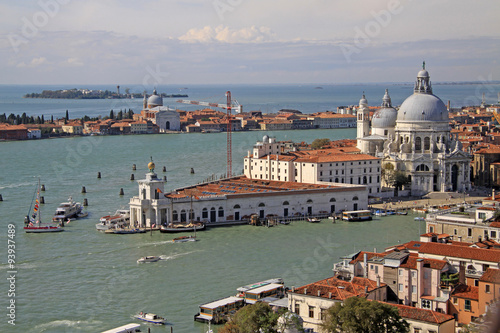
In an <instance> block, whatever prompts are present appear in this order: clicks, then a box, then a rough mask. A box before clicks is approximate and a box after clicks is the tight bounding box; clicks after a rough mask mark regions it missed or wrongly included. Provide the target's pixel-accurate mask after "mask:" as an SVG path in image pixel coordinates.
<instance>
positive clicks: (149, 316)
mask: <svg viewBox="0 0 500 333" xmlns="http://www.w3.org/2000/svg"><path fill="white" fill-rule="evenodd" d="M134 318H136V319H139V320H142V321H146V322H148V323H153V324H158V325H164V324H165V323H166V322H167V320H166V319H165V318H163V317H160V316H158V315H156V314H154V313H146V312H141V313H139V314H136V315H135V316H134Z"/></svg>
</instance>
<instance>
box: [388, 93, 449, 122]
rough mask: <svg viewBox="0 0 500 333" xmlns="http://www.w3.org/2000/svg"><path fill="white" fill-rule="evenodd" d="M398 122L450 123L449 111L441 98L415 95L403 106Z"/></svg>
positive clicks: (430, 95)
mask: <svg viewBox="0 0 500 333" xmlns="http://www.w3.org/2000/svg"><path fill="white" fill-rule="evenodd" d="M397 121H405V122H406V121H419V122H420V121H448V110H447V109H446V106H445V105H444V103H443V101H442V100H441V99H440V98H439V97H437V96H435V95H433V94H422V93H414V94H413V95H411V96H410V97H408V98H407V99H406V100H405V101H404V102H403V104H401V107H400V108H399V111H398V118H397Z"/></svg>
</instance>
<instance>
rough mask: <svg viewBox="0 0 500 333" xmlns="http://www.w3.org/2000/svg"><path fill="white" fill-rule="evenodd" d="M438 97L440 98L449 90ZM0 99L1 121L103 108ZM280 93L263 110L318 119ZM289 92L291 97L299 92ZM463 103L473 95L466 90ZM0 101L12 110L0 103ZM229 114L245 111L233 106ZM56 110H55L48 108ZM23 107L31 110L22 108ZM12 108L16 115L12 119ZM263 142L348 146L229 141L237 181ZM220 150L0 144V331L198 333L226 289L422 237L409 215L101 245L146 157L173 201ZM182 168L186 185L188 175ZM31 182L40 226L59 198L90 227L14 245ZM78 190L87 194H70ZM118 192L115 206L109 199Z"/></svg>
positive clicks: (134, 141)
mask: <svg viewBox="0 0 500 333" xmlns="http://www.w3.org/2000/svg"><path fill="white" fill-rule="evenodd" d="M374 87H377V89H376V90H377V92H378V90H380V92H378V95H380V97H381V96H382V95H383V90H384V87H382V86H380V87H379V86H369V87H362V88H361V90H362V89H365V88H367V89H366V90H367V91H368V89H370V88H371V89H375V88H374ZM439 87H440V88H441V87H445V88H446V89H448V88H449V87H451V86H439ZM11 88H12V87H11ZM14 88H15V89H14ZM14 88H12V89H11V90H12V91H14V90H15V91H18V92H19V91H22V93H25V92H32V91H33V89H31V87H23V88H22V89H21V88H20V87H19V86H16V87H14ZM357 88H358V87H356V86H352V87H351V88H350V89H351V90H349V89H347V88H345V87H344V88H343V89H347V90H349V91H350V93H349V94H351V95H352V96H353V98H354V100H352V101H351V102H349V103H342V104H354V103H356V101H357V99H358V98H359V97H357V96H358V95H359V93H358V90H359V89H357ZM462 88H463V87H462ZM2 89H3V90H2ZM2 89H0V90H2V91H1V92H0V96H1V97H2V100H1V102H0V105H1V108H0V113H4V112H5V113H7V114H8V113H10V112H14V113H20V112H24V111H26V112H27V113H28V112H31V114H37V112H39V111H40V110H46V109H47V110H46V111H47V113H45V111H43V112H44V114H46V115H50V114H51V112H54V113H55V112H56V111H57V112H61V115H62V114H63V113H64V110H65V109H66V108H68V105H70V104H72V103H73V104H74V105H77V106H78V108H76V109H71V108H70V109H69V112H70V114H74V116H75V117H77V116H78V115H77V113H80V116H81V115H82V113H83V114H85V113H86V114H89V115H90V113H91V112H96V113H97V112H98V111H96V110H93V108H94V107H95V108H98V109H99V110H101V111H100V112H101V114H102V113H103V112H104V111H102V110H106V108H107V107H106V103H110V101H102V100H100V101H66V100H58V101H51V100H27V99H20V98H18V97H14V95H13V93H12V91H10V92H9V91H6V89H5V87H2ZM16 89H17V90H16ZM259 89H261V88H259ZM259 89H257V91H259ZM283 89H284V88H283V87H279V89H278V90H276V91H275V93H274V94H269V95H266V98H268V99H269V101H274V100H275V99H274V97H275V98H276V100H278V101H279V102H270V103H273V105H274V106H272V108H273V109H274V108H277V109H279V108H281V106H283V107H289V108H296V109H299V110H300V109H301V108H302V109H304V110H306V111H309V112H314V111H324V109H319V110H318V109H317V108H320V107H321V106H318V105H316V104H314V103H316V99H314V98H312V97H310V96H309V95H308V94H305V93H302V95H304V96H305V95H307V96H309V97H307V98H306V97H304V99H303V100H300V99H301V94H299V93H297V94H296V95H295V96H289V97H290V99H291V100H293V101H294V102H293V103H291V104H287V103H285V101H287V100H288V97H287V96H282V95H279V91H281V90H283ZM294 89H297V91H299V90H300V89H299V88H298V87H295V88H294ZM332 89H335V87H333V86H332ZM405 89H406V90H405V94H402V93H400V95H401V97H397V96H398V93H396V92H391V94H392V95H393V96H396V98H395V97H393V101H394V100H395V99H397V98H401V99H403V96H407V95H408V94H409V93H408V92H407V90H408V87H406V88H405ZM471 89H473V88H471ZM7 90H8V89H7ZM394 90H396V89H393V91H394ZM435 90H436V89H435ZM308 91H309V92H312V93H318V94H324V93H326V91H327V89H326V87H325V89H314V90H312V88H311V87H308ZM450 91H451V90H450ZM167 92H169V93H172V91H167ZM209 92H210V91H206V93H207V94H208V93H209ZM271 95H276V96H271ZM471 95H474V92H473V91H472V92H471ZM9 96H10V97H9ZM199 96H201V93H200V95H199ZM325 96H326V94H325ZM354 96H356V97H354ZM9 98H10V99H11V100H10V102H7V101H9ZM190 98H191V96H190ZM251 98H252V101H257V100H258V96H253V95H252V97H251ZM322 98H323V99H326V97H322ZM444 99H445V98H443V100H444ZM282 101H283V102H282ZM311 101H314V102H311ZM23 103H24V104H23ZM26 103H27V104H26ZM240 103H242V104H244V102H243V101H242V100H240ZM252 103H253V102H252ZM329 103H330V105H337V104H336V103H335V102H329ZM56 104H57V105H59V106H58V107H54V105H56ZM140 104H141V103H140V102H139V105H140ZM250 104H251V103H250ZM285 104H286V105H285ZM376 104H378V103H376ZM9 105H10V106H9ZM26 105H32V107H31V108H30V109H26ZM255 105H256V104H255ZM325 105H326V102H325ZM49 106H50V107H49ZM23 107H24V108H25V109H24V111H21V109H22V108H23ZM105 107H106V108H105ZM328 108H329V109H333V107H328ZM49 109H50V110H49ZM115 109H116V108H115ZM118 109H119V108H118ZM247 110H248V109H247ZM263 111H265V110H263ZM108 112H109V111H108ZM28 114H30V113H28ZM104 114H105V113H104ZM46 119H47V117H46ZM265 134H267V135H270V136H275V137H276V138H277V139H278V140H293V141H306V142H312V141H313V140H314V139H315V138H330V139H332V140H335V139H345V138H354V137H355V135H356V129H338V130H305V131H277V132H266V133H264V132H240V133H233V171H234V172H238V171H239V172H241V170H242V158H243V156H244V155H245V154H246V152H247V151H248V150H250V149H252V146H253V144H255V142H256V141H257V140H260V139H261V138H262V136H263V135H265ZM225 140H226V135H225V133H219V134H158V135H136V136H103V137H101V136H98V137H96V136H93V137H76V138H65V139H48V140H37V141H19V142H1V143H0V194H1V195H2V196H3V202H0V229H1V232H0V251H2V253H3V254H2V256H1V259H0V263H1V265H0V272H1V276H2V277H1V279H0V292H1V293H2V295H6V294H7V292H8V290H9V283H8V281H7V277H8V271H10V268H9V267H8V265H7V240H8V238H7V231H8V225H9V224H15V225H16V229H15V230H16V233H15V236H14V240H15V250H16V252H15V260H16V263H15V269H16V271H17V273H16V274H15V277H16V280H15V298H13V299H14V300H15V304H16V309H15V314H16V326H11V325H9V324H8V323H7V320H8V317H7V311H8V310H7V306H8V305H9V303H8V302H9V300H10V299H7V298H6V297H5V296H3V297H1V298H0V300H1V302H0V303H1V308H2V309H3V310H2V312H3V313H2V320H1V321H0V331H1V332H99V331H102V330H105V329H110V328H113V327H116V326H120V325H124V324H127V323H129V322H134V320H133V319H132V318H131V316H132V315H133V314H135V313H137V312H140V311H147V312H155V313H158V314H160V315H164V316H165V317H166V318H167V319H168V321H169V323H170V324H172V325H173V329H174V332H176V333H178V332H204V331H205V330H206V326H205V325H203V324H200V323H195V322H194V321H193V315H194V314H195V313H196V312H197V311H198V306H199V305H200V304H202V303H206V302H209V301H212V300H215V299H219V298H223V297H226V296H230V295H234V294H235V293H236V288H238V287H240V286H242V285H245V284H248V283H252V282H256V281H260V280H264V279H268V278H274V277H283V278H284V279H285V283H286V285H287V286H300V285H303V284H307V283H310V282H313V281H317V280H319V279H323V278H326V277H328V276H330V275H331V273H332V271H331V269H332V264H333V263H334V262H338V261H339V257H340V256H342V255H345V254H348V253H353V252H355V251H358V250H369V251H373V249H374V248H377V249H378V250H382V249H383V248H385V247H387V246H390V245H392V244H396V243H398V242H405V241H409V240H412V239H416V238H417V237H418V235H419V232H420V231H423V230H424V226H423V222H415V221H414V220H413V217H414V216H411V215H409V216H388V217H384V218H382V219H378V220H373V221H370V222H363V223H347V222H339V223H336V224H332V223H331V221H329V220H323V221H322V222H321V223H318V224H309V223H305V222H295V223H292V224H291V225H288V226H277V227H273V228H264V227H252V226H234V227H228V228H214V229H209V230H207V231H204V232H200V233H199V234H198V235H197V236H198V238H199V241H198V242H188V243H180V244H173V243H171V242H170V240H171V239H172V238H173V237H175V236H172V235H169V234H161V233H159V232H156V233H152V234H150V233H147V234H136V235H107V234H103V233H99V232H97V231H96V229H95V224H96V223H97V222H98V219H99V217H101V216H103V215H107V214H109V213H113V212H114V211H115V210H116V209H119V208H123V207H126V206H127V204H128V201H129V198H130V197H131V196H133V195H136V194H137V193H138V188H137V183H136V182H135V181H130V180H129V179H130V175H131V174H132V173H133V174H134V175H135V178H136V179H142V178H144V174H145V173H146V172H147V171H148V170H147V163H148V162H149V161H150V156H152V157H153V159H154V161H155V163H156V166H157V167H156V172H157V173H158V176H160V177H162V176H164V175H166V176H167V177H168V182H167V184H166V189H167V190H172V189H175V188H178V187H181V186H185V185H189V184H193V183H198V182H201V181H203V180H204V179H207V178H209V177H217V176H219V175H221V174H223V173H224V172H225V161H226V152H225V148H226V141H225ZM133 164H136V165H137V171H135V172H134V171H132V165H133ZM163 166H166V169H167V172H166V173H163V172H162V167H163ZM191 168H194V170H195V174H190V169H191ZM97 172H101V174H102V178H101V179H97ZM38 177H40V179H41V183H42V184H44V185H45V188H46V191H45V192H42V195H43V196H44V198H45V204H44V205H42V207H41V213H42V217H45V220H49V219H51V217H52V215H53V213H54V212H55V209H56V207H57V206H58V204H59V203H60V202H63V201H66V199H67V198H68V196H70V195H71V196H73V198H74V199H75V200H77V201H80V202H81V201H83V199H84V198H86V199H87V200H88V202H89V206H88V207H87V208H86V210H87V211H88V212H89V216H88V217H87V218H84V219H81V220H77V221H73V222H71V223H70V224H69V225H68V226H67V228H66V231H65V232H63V233H57V234H25V233H24V232H23V230H22V226H23V219H24V216H25V215H26V214H27V213H28V209H29V207H30V204H31V200H32V197H33V192H34V190H35V187H36V182H37V179H38ZM82 186H85V187H86V190H87V193H86V194H82V193H81V188H82ZM121 188H123V190H124V192H125V195H124V196H120V195H119V191H120V189H121ZM145 255H161V256H162V258H164V260H161V261H159V262H157V263H150V264H137V263H136V260H137V259H138V258H140V257H142V256H145ZM142 326H143V327H142V328H143V331H147V328H148V327H151V331H152V332H170V327H169V326H166V327H156V326H154V327H152V326H147V325H142Z"/></svg>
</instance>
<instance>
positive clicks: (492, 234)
mask: <svg viewBox="0 0 500 333" xmlns="http://www.w3.org/2000/svg"><path fill="white" fill-rule="evenodd" d="M490 236H491V238H497V232H496V231H493V230H491V231H490Z"/></svg>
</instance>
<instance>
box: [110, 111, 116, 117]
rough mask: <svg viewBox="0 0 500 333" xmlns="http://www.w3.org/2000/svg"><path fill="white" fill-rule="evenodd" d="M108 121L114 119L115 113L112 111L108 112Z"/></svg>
mask: <svg viewBox="0 0 500 333" xmlns="http://www.w3.org/2000/svg"><path fill="white" fill-rule="evenodd" d="M109 119H115V113H114V112H113V110H111V111H109Z"/></svg>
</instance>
